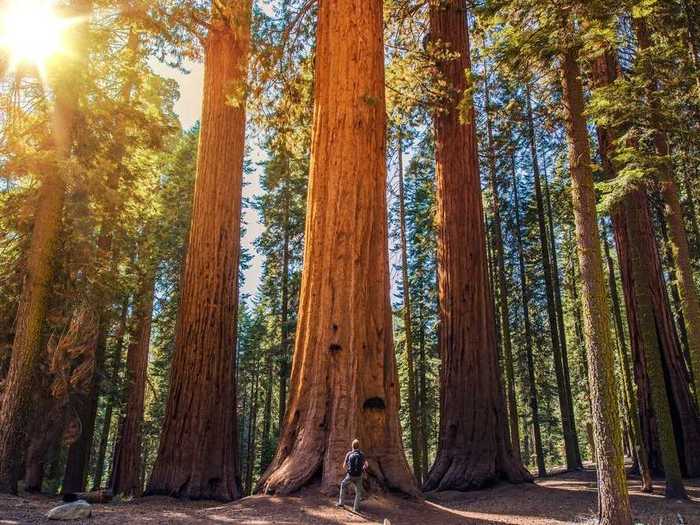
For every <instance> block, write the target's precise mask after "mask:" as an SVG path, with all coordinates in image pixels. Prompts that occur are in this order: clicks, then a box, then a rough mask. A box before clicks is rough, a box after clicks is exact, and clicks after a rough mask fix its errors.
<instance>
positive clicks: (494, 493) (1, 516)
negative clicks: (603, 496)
mask: <svg viewBox="0 0 700 525" xmlns="http://www.w3.org/2000/svg"><path fill="white" fill-rule="evenodd" d="M639 489H640V483H639V480H637V479H635V478H631V479H630V491H631V500H632V508H633V514H634V518H635V521H636V523H643V524H645V525H652V524H653V525H658V524H659V523H664V524H665V525H674V524H678V523H684V524H685V525H700V503H699V501H700V479H697V480H687V489H688V492H689V494H690V495H691V498H692V500H691V501H683V502H678V501H667V500H666V499H664V497H663V483H662V482H661V481H657V482H656V483H655V490H656V493H655V494H643V493H641V492H640V490H639ZM693 500H694V501H693ZM58 503H59V501H58V499H57V498H50V497H47V496H25V497H7V496H0V524H1V525H17V524H36V523H56V522H50V521H48V520H46V519H45V518H44V515H45V513H46V511H47V510H48V509H50V508H51V507H53V506H55V505H57V504H58ZM333 503H334V502H333V501H332V499H331V498H328V497H327V496H324V495H322V494H320V493H319V492H318V491H317V490H314V489H307V490H305V491H302V492H301V493H300V494H298V495H296V496H290V497H271V496H251V497H248V498H244V499H242V500H240V501H238V502H235V503H230V504H220V503H213V502H188V501H178V500H173V499H170V498H164V497H150V498H141V499H136V500H133V501H128V502H119V503H111V504H105V505H95V506H94V511H93V518H92V519H90V520H87V521H84V522H82V523H89V524H100V525H101V524H105V525H109V524H126V523H140V524H191V523H212V524H217V523H218V524H228V523H236V524H246V525H292V524H294V525H296V524H310V525H339V524H360V523H365V524H366V523H379V524H382V523H383V521H384V519H385V518H388V519H389V520H390V521H391V523H392V525H404V524H405V525H409V524H410V525H452V524H468V525H496V524H504V525H506V524H507V525H563V524H582V523H591V522H592V518H594V516H595V512H596V504H597V496H596V482H595V472H594V471H593V470H591V469H586V470H584V471H581V472H573V473H564V474H557V475H554V476H551V477H547V478H542V479H538V480H537V482H536V483H534V484H526V485H517V486H513V485H499V486H495V487H492V488H490V489H486V490H482V491H476V492H469V493H461V492H443V493H439V494H430V495H428V497H427V499H426V500H425V501H416V500H405V499H401V498H396V497H384V496H376V495H375V496H370V497H369V498H368V499H367V500H365V501H364V502H363V507H362V512H361V514H360V515H357V514H354V513H352V512H350V511H349V510H347V509H338V508H336V507H335V506H334V505H333ZM678 516H681V517H682V520H683V521H682V522H681V521H679V519H678ZM73 523H81V522H73Z"/></svg>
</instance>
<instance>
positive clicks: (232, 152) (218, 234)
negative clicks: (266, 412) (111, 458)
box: [147, 0, 251, 500]
mask: <svg viewBox="0 0 700 525" xmlns="http://www.w3.org/2000/svg"><path fill="white" fill-rule="evenodd" d="M219 4H224V8H225V9H223V11H221V10H216V11H217V13H218V14H215V15H214V16H213V17H212V21H211V23H210V29H209V34H208V36H207V38H206V41H205V55H206V58H205V63H204V77H205V78H204V105H203V109H202V124H201V132H200V133H201V134H200V139H199V152H198V162H197V178H196V181H195V191H194V203H193V209H192V222H191V226H190V234H189V242H188V246H187V256H186V262H185V272H184V277H183V282H182V300H181V303H180V310H179V312H178V322H177V329H176V338H175V352H174V355H173V362H172V367H171V372H170V392H169V395H168V403H167V408H166V413H165V420H164V422H163V431H162V433H161V440H160V447H159V449H158V457H157V458H156V462H155V465H154V467H153V473H152V474H151V479H150V481H149V484H148V488H147V492H148V493H149V494H169V495H173V496H179V497H188V498H192V499H217V500H232V499H236V498H238V497H240V496H241V487H240V478H239V475H238V447H237V436H238V432H237V430H236V426H237V422H236V414H235V411H236V388H235V375H234V370H235V349H236V315H237V310H238V279H237V276H238V263H239V255H240V221H241V191H242V171H243V157H244V149H245V147H244V143H245V120H246V119H245V100H243V99H241V98H240V97H241V96H242V95H241V93H243V92H244V89H245V83H246V79H247V70H248V54H249V47H250V18H251V2H250V1H249V0H246V1H243V2H234V1H230V2H219ZM232 93H234V95H232ZM237 95H238V96H237ZM232 97H233V98H232Z"/></svg>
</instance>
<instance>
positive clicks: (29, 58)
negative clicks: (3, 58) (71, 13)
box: [0, 0, 71, 69]
mask: <svg viewBox="0 0 700 525" xmlns="http://www.w3.org/2000/svg"><path fill="white" fill-rule="evenodd" d="M70 25H71V21H70V20H68V19H65V18H61V17H60V16H59V15H58V13H57V12H56V9H55V0H9V2H7V3H6V4H5V6H4V7H3V8H2V9H0V46H1V47H2V48H3V49H4V50H5V51H6V52H7V53H8V54H9V60H10V66H11V67H15V68H16V67H17V66H18V65H20V64H32V65H35V66H37V67H39V68H40V69H43V68H44V66H45V65H46V62H47V61H48V60H49V59H50V58H52V57H53V56H54V55H56V54H58V53H60V52H62V51H64V49H63V45H64V41H63V40H64V34H65V32H66V29H67V28H68V27H69V26H70Z"/></svg>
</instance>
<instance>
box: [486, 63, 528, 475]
mask: <svg viewBox="0 0 700 525" xmlns="http://www.w3.org/2000/svg"><path fill="white" fill-rule="evenodd" d="M484 97H485V101H486V130H487V138H488V153H489V156H488V159H489V172H490V178H489V180H490V186H491V194H492V201H491V202H492V208H491V213H492V214H493V220H494V229H495V232H494V244H495V249H496V266H497V271H498V288H499V292H500V293H499V296H498V297H499V304H498V307H499V308H498V310H499V313H500V318H501V331H502V334H503V341H502V344H503V360H504V362H505V369H506V382H507V385H506V389H507V390H506V392H507V396H506V399H507V403H508V419H509V428H510V442H511V446H512V448H513V454H514V455H515V457H516V459H517V460H518V461H520V460H521V456H520V429H519V427H518V402H517V398H516V396H515V370H514V367H513V343H512V337H511V333H510V312H509V306H508V297H509V289H508V279H507V277H506V266H505V254H504V250H503V225H502V222H501V210H500V195H499V190H498V181H497V180H496V179H497V169H496V151H495V147H494V143H493V129H492V125H491V114H490V113H489V106H490V104H491V100H490V98H491V97H490V93H489V83H488V76H487V77H486V81H485V83H484Z"/></svg>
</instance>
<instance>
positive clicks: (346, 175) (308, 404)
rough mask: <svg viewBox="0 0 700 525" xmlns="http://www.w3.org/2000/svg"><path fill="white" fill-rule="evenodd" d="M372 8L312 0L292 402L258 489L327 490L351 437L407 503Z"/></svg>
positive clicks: (377, 477)
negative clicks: (308, 135)
mask: <svg viewBox="0 0 700 525" xmlns="http://www.w3.org/2000/svg"><path fill="white" fill-rule="evenodd" d="M382 8H383V5H382V2H381V0H366V1H365V2H357V1H355V0H335V1H334V2H330V1H329V0H321V2H320V3H319V11H318V26H317V39H316V40H317V44H316V68H315V70H316V79H315V92H314V103H315V113H314V125H313V135H312V136H313V139H312V150H311V159H312V160H311V172H310V176H309V194H308V207H307V218H306V233H305V253H304V271H303V275H302V284H301V295H300V304H299V316H298V323H297V326H298V328H297V336H296V343H295V344H296V347H295V351H294V358H293V362H292V374H291V382H290V384H291V392H290V398H289V405H288V408H287V413H286V416H285V425H284V429H283V431H282V433H281V436H280V441H279V445H278V449H277V452H276V455H275V458H274V460H273V461H272V463H271V464H270V467H269V468H268V469H267V471H266V472H265V474H264V475H263V478H262V480H261V482H260V484H259V487H260V490H262V491H263V492H265V493H268V494H273V493H274V494H288V493H290V492H293V491H295V490H298V489H300V488H301V487H303V486H304V485H307V484H309V483H311V482H313V481H315V480H319V481H320V482H321V485H322V487H323V488H324V489H325V490H334V488H335V487H337V486H338V483H339V482H340V480H341V479H342V476H343V474H344V469H343V465H342V463H343V458H344V456H345V454H346V452H347V450H348V449H349V447H350V442H351V440H352V439H353V438H358V439H359V440H360V443H361V447H362V450H363V451H364V453H365V455H366V456H367V460H368V462H369V470H368V477H369V480H370V482H371V484H373V485H375V486H379V487H384V488H390V489H393V490H399V491H402V492H405V493H408V494H417V489H416V485H415V480H414V478H413V476H412V475H411V472H410V470H409V467H408V464H407V462H406V458H405V456H404V451H403V445H402V442H401V428H400V425H399V417H398V409H399V383H398V375H397V371H396V362H395V357H394V348H393V338H392V323H391V307H390V301H389V300H390V297H389V294H390V291H389V257H388V241H387V212H386V200H385V196H386V194H385V191H386V166H385V147H386V146H385V132H386V115H385V95H384V54H383V38H382V36H383V23H382Z"/></svg>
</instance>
